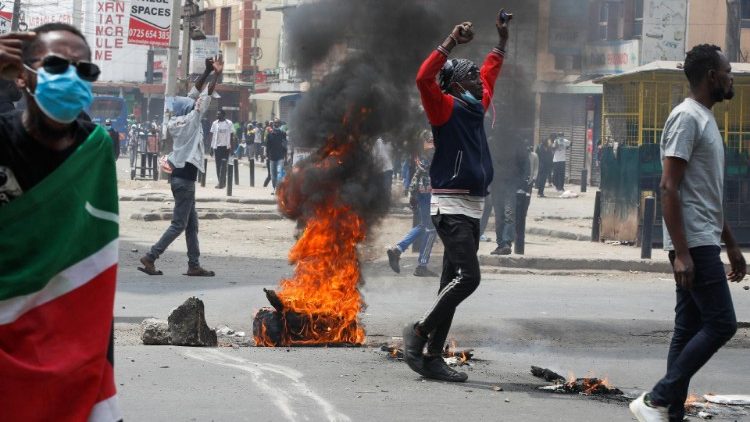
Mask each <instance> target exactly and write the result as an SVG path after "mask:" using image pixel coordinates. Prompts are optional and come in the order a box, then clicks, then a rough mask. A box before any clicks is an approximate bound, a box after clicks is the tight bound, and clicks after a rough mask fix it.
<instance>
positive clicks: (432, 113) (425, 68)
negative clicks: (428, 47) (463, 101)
mask: <svg viewBox="0 0 750 422" xmlns="http://www.w3.org/2000/svg"><path fill="white" fill-rule="evenodd" d="M447 59H448V57H447V56H445V55H444V54H443V53H441V52H439V51H437V50H435V51H433V52H432V54H430V56H429V57H427V60H425V61H424V63H422V66H421V67H420V68H419V72H418V73H417V88H418V89H419V95H420V97H422V106H423V107H424V111H425V113H427V119H428V120H429V121H430V124H431V125H433V126H442V125H444V124H445V123H446V122H447V121H448V119H450V117H451V113H453V97H452V96H450V95H448V94H444V93H443V92H442V91H441V90H440V87H439V86H438V84H437V81H436V80H435V79H436V77H437V74H438V72H440V69H441V68H442V67H443V65H444V64H445V62H446V60H447Z"/></svg>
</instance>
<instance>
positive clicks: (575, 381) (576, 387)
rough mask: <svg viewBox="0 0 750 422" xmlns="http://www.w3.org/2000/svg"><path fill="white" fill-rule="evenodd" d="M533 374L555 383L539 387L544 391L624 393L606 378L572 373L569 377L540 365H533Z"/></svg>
mask: <svg viewBox="0 0 750 422" xmlns="http://www.w3.org/2000/svg"><path fill="white" fill-rule="evenodd" d="M531 374H532V375H534V376H535V377H537V378H541V379H543V380H545V381H548V382H551V383H553V384H552V385H547V386H544V387H539V389H540V390H543V391H549V392H553V393H559V394H583V395H587V396H607V395H618V396H621V395H623V392H622V391H621V390H620V389H619V388H616V387H613V386H612V385H610V383H609V381H608V380H607V379H606V378H604V379H600V378H596V377H584V378H576V377H575V375H572V374H571V375H569V376H568V378H565V377H563V376H562V375H560V374H557V373H556V372H554V371H551V370H549V369H547V368H540V367H538V366H532V367H531Z"/></svg>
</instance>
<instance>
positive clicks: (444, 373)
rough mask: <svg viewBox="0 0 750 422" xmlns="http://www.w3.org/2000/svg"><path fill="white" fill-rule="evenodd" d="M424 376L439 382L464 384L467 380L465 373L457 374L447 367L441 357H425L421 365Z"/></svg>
mask: <svg viewBox="0 0 750 422" xmlns="http://www.w3.org/2000/svg"><path fill="white" fill-rule="evenodd" d="M422 365H423V369H422V370H423V371H424V374H423V375H424V376H425V377H427V378H432V379H435V380H440V381H448V382H464V381H466V380H467V379H469V376H468V375H466V373H465V372H458V371H456V370H455V369H453V368H451V367H450V366H448V364H447V363H445V361H444V360H443V358H442V356H432V357H425V358H424V361H423V363H422Z"/></svg>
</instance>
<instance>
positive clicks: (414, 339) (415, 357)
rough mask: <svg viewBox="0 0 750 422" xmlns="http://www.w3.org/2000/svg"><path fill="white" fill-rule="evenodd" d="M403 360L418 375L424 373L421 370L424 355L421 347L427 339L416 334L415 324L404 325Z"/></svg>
mask: <svg viewBox="0 0 750 422" xmlns="http://www.w3.org/2000/svg"><path fill="white" fill-rule="evenodd" d="M403 336H404V361H405V362H406V364H407V365H409V368H411V370H412V371H414V372H416V373H418V374H419V375H425V374H424V372H423V364H424V355H423V354H422V349H424V345H425V344H426V343H427V339H426V338H424V337H422V336H420V335H419V334H417V331H416V329H415V324H408V325H407V326H406V327H404V334H403Z"/></svg>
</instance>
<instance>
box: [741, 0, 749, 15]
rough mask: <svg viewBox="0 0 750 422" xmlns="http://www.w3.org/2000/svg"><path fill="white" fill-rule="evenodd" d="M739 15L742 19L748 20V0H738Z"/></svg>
mask: <svg viewBox="0 0 750 422" xmlns="http://www.w3.org/2000/svg"><path fill="white" fill-rule="evenodd" d="M740 16H741V17H742V20H750V0H740Z"/></svg>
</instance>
